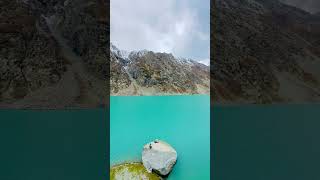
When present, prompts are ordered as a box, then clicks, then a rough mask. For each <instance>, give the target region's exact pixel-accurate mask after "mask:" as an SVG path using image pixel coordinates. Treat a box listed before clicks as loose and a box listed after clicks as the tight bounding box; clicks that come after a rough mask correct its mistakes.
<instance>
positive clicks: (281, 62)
mask: <svg viewBox="0 0 320 180" xmlns="http://www.w3.org/2000/svg"><path fill="white" fill-rule="evenodd" d="M211 18H212V21H211V23H212V25H211V27H212V31H211V33H212V34H211V44H212V46H211V47H212V49H211V52H212V59H211V81H210V82H211V87H212V94H211V97H212V100H213V101H215V102H218V103H283V102H285V103H302V102H319V100H320V83H319V82H320V71H319V69H320V53H319V52H320V46H319V42H320V18H319V16H317V15H314V14H310V13H308V12H305V11H303V10H301V9H298V8H296V7H292V6H289V5H285V4H283V3H281V2H279V1H278V0H267V1H266V0H242V1H239V0H216V1H215V3H212V11H211Z"/></svg>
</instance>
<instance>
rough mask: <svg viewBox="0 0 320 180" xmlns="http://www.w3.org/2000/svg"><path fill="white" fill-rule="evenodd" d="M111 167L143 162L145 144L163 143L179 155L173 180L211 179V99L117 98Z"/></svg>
mask: <svg viewBox="0 0 320 180" xmlns="http://www.w3.org/2000/svg"><path fill="white" fill-rule="evenodd" d="M110 101H111V102H110V163H111V165H115V164H118V163H123V162H135V161H141V152H142V147H143V145H144V144H146V143H148V142H150V141H152V140H155V139H161V140H164V141H166V142H168V143H169V144H171V145H172V146H173V147H174V148H175V149H176V151H177V153H178V161H177V163H176V165H175V167H174V169H173V171H172V172H171V174H170V175H169V177H168V179H169V180H182V179H183V180H189V179H190V180H195V179H201V180H206V179H210V98H209V96H201V95H195V96H125V97H124V96H113V97H111V99H110Z"/></svg>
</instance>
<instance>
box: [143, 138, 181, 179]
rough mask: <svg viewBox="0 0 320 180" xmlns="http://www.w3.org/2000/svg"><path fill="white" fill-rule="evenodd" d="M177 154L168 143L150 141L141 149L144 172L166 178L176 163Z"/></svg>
mask: <svg viewBox="0 0 320 180" xmlns="http://www.w3.org/2000/svg"><path fill="white" fill-rule="evenodd" d="M177 157H178V155H177V152H176V150H175V149H174V148H173V147H172V146H170V145H169V144H168V143H166V142H164V141H160V140H155V141H152V142H150V143H148V144H146V145H145V146H144V147H143V151H142V163H143V165H144V167H145V168H146V170H147V171H148V172H149V173H151V172H152V171H154V172H156V173H158V174H160V175H162V176H166V175H168V174H169V173H170V172H171V170H172V169H173V166H174V165H175V163H176V161H177Z"/></svg>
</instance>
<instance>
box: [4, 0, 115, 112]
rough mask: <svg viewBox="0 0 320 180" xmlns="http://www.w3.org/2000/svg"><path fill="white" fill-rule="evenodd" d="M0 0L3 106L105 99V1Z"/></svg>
mask: <svg viewBox="0 0 320 180" xmlns="http://www.w3.org/2000/svg"><path fill="white" fill-rule="evenodd" d="M0 3H1V6H0V8H1V12H0V19H1V24H0V34H1V36H0V42H1V43H0V46H1V55H0V107H2V108H40V109H42V108H45V109H47V108H54V109H56V108H79V107H86V108H88V107H97V106H100V105H103V104H105V103H106V102H107V100H106V98H107V94H108V93H107V89H108V83H107V81H106V78H107V72H108V71H107V70H108V68H109V66H108V59H109V56H108V53H107V50H108V48H107V47H108V42H109V39H108V35H107V34H108V32H107V30H108V29H109V28H108V19H109V17H108V14H107V13H108V4H107V3H106V1H104V0H72V1H70V0H3V1H1V2H0Z"/></svg>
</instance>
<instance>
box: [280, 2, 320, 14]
mask: <svg viewBox="0 0 320 180" xmlns="http://www.w3.org/2000/svg"><path fill="white" fill-rule="evenodd" d="M281 1H282V2H284V3H287V4H290V5H293V6H296V7H298V8H300V9H304V10H306V11H309V12H311V13H316V12H320V0H281Z"/></svg>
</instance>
